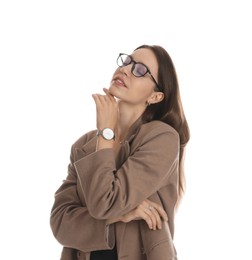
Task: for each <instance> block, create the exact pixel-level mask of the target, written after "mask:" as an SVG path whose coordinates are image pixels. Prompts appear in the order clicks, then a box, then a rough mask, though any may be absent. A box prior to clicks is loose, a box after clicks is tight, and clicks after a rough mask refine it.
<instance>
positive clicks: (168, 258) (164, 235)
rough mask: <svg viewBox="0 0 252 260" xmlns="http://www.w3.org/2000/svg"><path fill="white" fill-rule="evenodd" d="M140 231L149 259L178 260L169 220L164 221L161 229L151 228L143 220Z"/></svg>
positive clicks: (145, 252)
mask: <svg viewBox="0 0 252 260" xmlns="http://www.w3.org/2000/svg"><path fill="white" fill-rule="evenodd" d="M140 232H141V237H142V243H143V250H144V254H146V256H147V260H156V259H159V260H177V253H176V249H175V247H174V244H173V240H172V237H171V234H170V230H169V226H168V223H167V222H163V224H162V229H161V230H150V229H149V227H148V226H147V225H146V223H145V222H144V221H141V227H140Z"/></svg>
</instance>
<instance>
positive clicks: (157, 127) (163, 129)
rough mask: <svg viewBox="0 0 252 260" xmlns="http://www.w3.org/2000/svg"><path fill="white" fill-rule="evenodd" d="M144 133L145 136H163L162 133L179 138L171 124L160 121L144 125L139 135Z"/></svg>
mask: <svg viewBox="0 0 252 260" xmlns="http://www.w3.org/2000/svg"><path fill="white" fill-rule="evenodd" d="M140 132H141V133H143V134H147V133H149V134H154V135H158V134H162V133H164V134H165V133H167V134H172V135H174V136H177V137H178V136H179V135H178V132H177V131H176V130H175V129H174V128H173V127H172V126H170V125H169V124H167V123H165V122H162V121H159V120H153V121H150V122H148V123H145V124H143V125H142V126H141V127H140V130H139V133H140Z"/></svg>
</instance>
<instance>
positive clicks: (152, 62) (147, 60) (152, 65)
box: [131, 48, 158, 73]
mask: <svg viewBox="0 0 252 260" xmlns="http://www.w3.org/2000/svg"><path fill="white" fill-rule="evenodd" d="M131 56H132V58H133V59H134V60H135V61H136V62H142V63H144V64H145V65H146V66H147V67H148V68H149V69H151V70H152V72H153V73H155V71H156V72H157V69H158V63H157V59H156V56H155V54H154V53H153V51H152V50H150V49H147V48H140V49H137V50H135V51H134V52H133V53H132V54H131Z"/></svg>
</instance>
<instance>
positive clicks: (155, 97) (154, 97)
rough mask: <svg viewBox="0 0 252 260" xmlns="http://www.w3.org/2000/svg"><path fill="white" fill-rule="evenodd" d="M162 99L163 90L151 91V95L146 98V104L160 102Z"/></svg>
mask: <svg viewBox="0 0 252 260" xmlns="http://www.w3.org/2000/svg"><path fill="white" fill-rule="evenodd" d="M163 99H164V93H163V92H153V93H152V94H151V96H150V97H149V98H148V100H147V104H148V105H151V104H156V103H159V102H161V101H162V100H163Z"/></svg>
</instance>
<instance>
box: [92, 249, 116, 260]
mask: <svg viewBox="0 0 252 260" xmlns="http://www.w3.org/2000/svg"><path fill="white" fill-rule="evenodd" d="M90 260H118V257H117V250H116V246H115V247H114V248H113V249H112V250H99V251H93V252H91V257H90Z"/></svg>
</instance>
